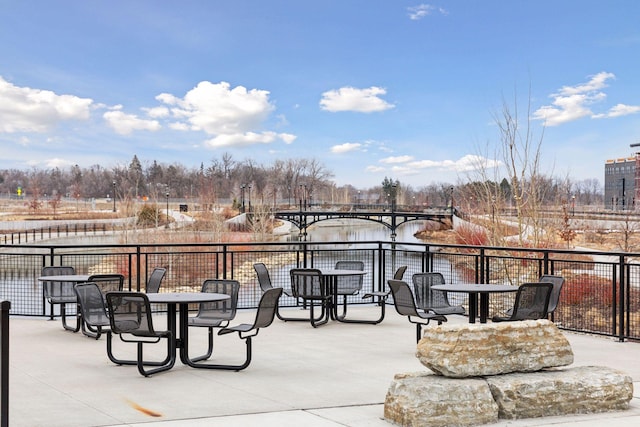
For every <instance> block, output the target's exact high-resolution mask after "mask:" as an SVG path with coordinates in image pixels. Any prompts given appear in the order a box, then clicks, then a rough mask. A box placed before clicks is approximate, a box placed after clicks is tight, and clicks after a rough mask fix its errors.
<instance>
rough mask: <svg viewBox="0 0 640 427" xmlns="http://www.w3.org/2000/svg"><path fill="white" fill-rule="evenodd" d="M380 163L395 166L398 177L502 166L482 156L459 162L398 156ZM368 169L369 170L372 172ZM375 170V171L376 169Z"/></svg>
mask: <svg viewBox="0 0 640 427" xmlns="http://www.w3.org/2000/svg"><path fill="white" fill-rule="evenodd" d="M380 163H384V164H390V165H393V166H392V167H391V171H392V172H394V173H396V174H398V175H415V174H418V173H421V172H422V171H424V170H425V169H434V170H437V171H443V172H456V173H458V172H470V171H474V170H480V169H491V168H496V167H499V166H501V165H502V163H501V162H499V161H496V160H491V159H487V158H484V157H481V156H476V155H472V154H467V155H465V156H463V157H461V158H460V159H458V160H440V161H436V160H415V161H414V160H413V157H412V156H398V157H388V158H385V159H380ZM369 168H371V171H375V172H381V171H384V168H383V167H377V166H369ZM369 168H367V170H370V169H369ZM374 168H375V169H374Z"/></svg>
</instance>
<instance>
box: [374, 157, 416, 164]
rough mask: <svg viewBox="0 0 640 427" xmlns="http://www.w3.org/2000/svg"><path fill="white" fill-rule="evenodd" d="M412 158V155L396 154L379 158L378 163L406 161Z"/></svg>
mask: <svg viewBox="0 0 640 427" xmlns="http://www.w3.org/2000/svg"><path fill="white" fill-rule="evenodd" d="M411 160H413V156H396V157H387V158H385V159H380V163H407V162H410V161H411Z"/></svg>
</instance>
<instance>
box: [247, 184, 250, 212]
mask: <svg viewBox="0 0 640 427" xmlns="http://www.w3.org/2000/svg"><path fill="white" fill-rule="evenodd" d="M247 188H248V189H249V212H251V184H249V185H247Z"/></svg>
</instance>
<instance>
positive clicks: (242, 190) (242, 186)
mask: <svg viewBox="0 0 640 427" xmlns="http://www.w3.org/2000/svg"><path fill="white" fill-rule="evenodd" d="M246 187H247V186H246V185H244V184H242V185H241V186H240V198H241V199H242V213H244V189H245V188H246Z"/></svg>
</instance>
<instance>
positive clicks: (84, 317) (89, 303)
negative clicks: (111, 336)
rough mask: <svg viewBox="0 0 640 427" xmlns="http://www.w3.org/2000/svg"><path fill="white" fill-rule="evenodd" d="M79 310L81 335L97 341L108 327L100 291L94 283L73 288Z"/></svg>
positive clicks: (108, 321)
mask: <svg viewBox="0 0 640 427" xmlns="http://www.w3.org/2000/svg"><path fill="white" fill-rule="evenodd" d="M74 290H75V293H76V296H77V300H78V307H79V310H80V319H79V320H80V322H81V328H82V333H83V334H84V335H86V336H88V337H91V338H95V339H98V338H100V336H101V335H102V332H103V329H104V330H105V331H106V330H107V329H108V328H109V326H110V324H111V323H110V320H109V315H108V313H107V307H106V302H105V297H104V294H103V293H102V289H100V286H99V285H98V284H97V283H95V282H87V283H78V284H77V285H75V286H74Z"/></svg>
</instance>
